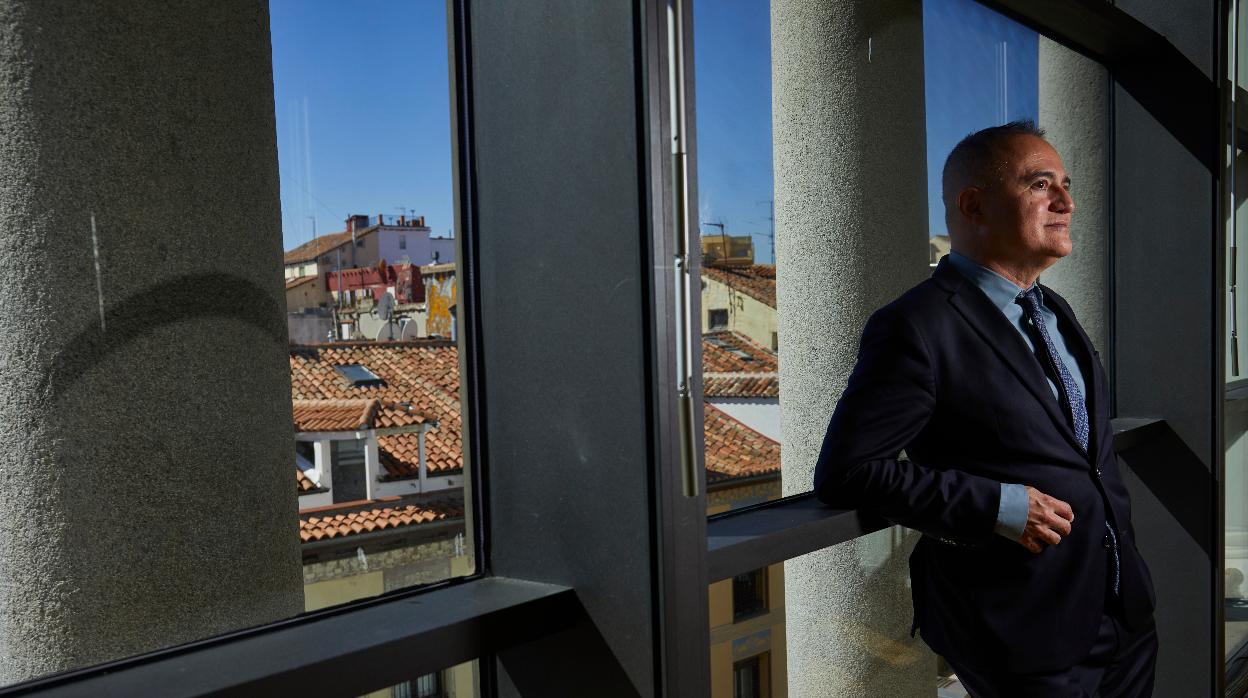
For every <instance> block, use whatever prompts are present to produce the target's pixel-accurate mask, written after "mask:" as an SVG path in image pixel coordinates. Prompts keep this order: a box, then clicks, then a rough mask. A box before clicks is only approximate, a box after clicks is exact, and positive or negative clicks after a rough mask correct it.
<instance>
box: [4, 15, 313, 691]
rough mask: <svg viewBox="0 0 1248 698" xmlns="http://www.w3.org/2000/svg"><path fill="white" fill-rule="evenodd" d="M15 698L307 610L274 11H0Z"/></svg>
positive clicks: (8, 604) (10, 666)
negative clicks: (29, 688) (132, 658)
mask: <svg viewBox="0 0 1248 698" xmlns="http://www.w3.org/2000/svg"><path fill="white" fill-rule="evenodd" d="M0 152H2V153H3V157H0V298H2V299H3V300H2V301H0V395H3V396H4V398H3V399H0V491H2V492H3V496H2V497H0V683H8V682H12V681H16V680H20V679H26V678H30V677H33V676H38V675H41V674H45V673H47V672H52V671H58V670H63V669H69V668H73V667H77V666H82V665H86V664H91V663H95V662H99V661H103V660H107V659H111V658H115V657H122V656H126V655H130V654H133V653H136V652H143V651H146V650H153V649H157V648H160V647H165V646H168V645H172V644H176V643H182V642H187V641H189V640H194V639H196V638H201V637H205V636H208V635H213V634H216V633H221V632H223V631H227V630H233V629H237V628H241V627H244V626H250V625H256V624H259V623H265V622H268V621H273V620H276V619H279V618H283V617H286V616H290V615H292V614H295V613H298V612H299V611H301V610H302V583H301V573H300V560H299V549H298V540H299V539H298V536H297V525H296V522H297V517H296V495H295V483H294V479H293V478H294V473H293V472H292V466H293V450H292V449H293V431H292V423H291V414H290V378H289V369H288V359H287V349H286V324H285V321H284V315H285V313H284V311H285V304H284V288H283V283H282V268H281V258H282V238H281V229H280V213H279V211H280V208H279V200H278V180H277V155H276V143H275V131H274V114H273V83H272V63H271V51H270V46H269V27H268V13H267V9H266V4H265V3H264V2H263V1H261V0H222V1H221V2H186V1H180V2H172V3H152V2H141V1H139V0H119V1H114V2H102V3H81V2H73V1H71V0H4V2H0Z"/></svg>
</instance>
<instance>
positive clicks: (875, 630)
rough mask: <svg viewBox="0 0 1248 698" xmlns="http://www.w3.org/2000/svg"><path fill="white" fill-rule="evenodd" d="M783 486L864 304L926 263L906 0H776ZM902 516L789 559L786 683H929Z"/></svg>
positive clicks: (813, 690) (917, 35) (806, 473)
mask: <svg viewBox="0 0 1248 698" xmlns="http://www.w3.org/2000/svg"><path fill="white" fill-rule="evenodd" d="M771 27H772V30H771V31H772V71H773V72H772V89H773V105H772V106H773V112H772V119H773V129H774V131H773V138H774V147H775V194H776V256H777V259H778V265H779V269H780V272H779V274H778V275H777V284H778V287H777V291H778V312H779V332H780V385H781V390H780V408H781V429H782V433H783V439H782V450H781V457H782V465H783V471H782V472H783V487H784V492H785V494H793V493H797V492H804V491H809V490H810V488H811V480H812V475H813V469H814V462H815V459H816V457H817V455H818V452H819V446H820V444H821V442H822V439H823V435H824V432H825V431H826V429H827V424H828V419H829V417H830V416H831V414H832V410H833V407H834V406H835V404H836V400H837V398H838V397H839V396H840V394H841V392H842V390H844V387H845V383H846V380H847V378H848V376H849V372H850V370H851V369H852V367H853V363H854V358H855V356H856V353H857V347H858V340H859V337H860V334H861V331H862V327H863V325H864V324H865V323H866V319H867V317H868V316H869V315H870V314H871V312H872V311H874V310H875V309H876V308H878V307H879V306H881V305H883V304H885V303H887V302H889V301H891V300H892V299H894V298H895V297H897V296H898V295H900V294H901V293H902V292H903V291H905V290H906V289H907V288H909V287H910V286H912V285H914V284H916V283H918V282H919V281H921V280H922V279H923V278H925V277H926V276H927V275H928V274H929V272H930V270H929V268H928V266H927V254H928V252H927V245H928V243H927V239H928V227H927V205H926V204H927V194H926V176H927V171H926V166H925V162H926V144H925V141H926V137H925V130H926V124H925V118H924V109H923V18H922V9H921V6H920V5H919V3H914V2H910V1H909V0H871V1H870V2H868V1H867V0H773V1H772V4H771ZM915 540H916V538H915V536H914V534H913V533H908V532H903V531H901V530H900V529H894V530H888V531H882V532H880V533H878V534H875V535H872V536H867V537H865V538H862V539H859V540H855V541H851V542H848V543H845V544H842V545H839V546H836V547H835V548H832V549H829V550H824V551H820V552H818V553H813V554H810V555H805V556H803V557H800V558H797V559H795V560H790V561H789V562H788V563H786V564H785V570H784V574H785V587H784V588H785V612H786V616H787V621H786V635H787V638H786V645H787V652H788V676H789V694H790V695H791V696H795V697H799V698H801V697H814V696H842V695H844V696H850V695H852V696H888V697H889V698H896V697H907V696H915V697H916V698H917V697H918V696H923V698H930V696H932V695H933V694H934V693H935V690H936V689H935V676H936V662H935V659H934V657H933V655H932V654H931V652H930V651H929V650H927V648H926V646H924V645H923V644H922V643H921V642H920V641H919V640H918V639H912V638H910V636H909V628H910V621H911V601H910V592H909V585H908V574H907V567H906V559H907V557H908V556H909V553H910V549H911V548H912V546H913V544H914V542H915Z"/></svg>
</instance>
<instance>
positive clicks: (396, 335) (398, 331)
mask: <svg viewBox="0 0 1248 698" xmlns="http://www.w3.org/2000/svg"><path fill="white" fill-rule="evenodd" d="M402 338H403V328H402V327H399V323H397V322H393V321H391V322H387V323H386V324H384V325H382V326H381V327H379V328H377V336H376V337H374V338H373V339H376V340H377V341H379V342H396V341H398V340H400V339H402Z"/></svg>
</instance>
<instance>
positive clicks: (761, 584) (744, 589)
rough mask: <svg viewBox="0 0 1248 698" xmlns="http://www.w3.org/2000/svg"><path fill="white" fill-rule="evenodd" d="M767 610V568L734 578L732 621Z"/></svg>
mask: <svg viewBox="0 0 1248 698" xmlns="http://www.w3.org/2000/svg"><path fill="white" fill-rule="evenodd" d="M766 611H767V568H763V569H760V570H754V571H753V572H747V573H746V574H739V575H737V576H736V577H733V578H732V621H733V622H734V623H735V622H737V621H740V620H744V619H746V618H751V617H753V616H756V615H758V614H760V613H765V612H766Z"/></svg>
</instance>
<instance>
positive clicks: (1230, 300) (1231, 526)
mask: <svg viewBox="0 0 1248 698" xmlns="http://www.w3.org/2000/svg"><path fill="white" fill-rule="evenodd" d="M1235 8H1236V17H1235V21H1234V22H1232V23H1231V24H1230V25H1229V26H1228V27H1227V32H1228V34H1230V36H1229V37H1228V38H1229V42H1228V43H1229V46H1230V51H1229V52H1228V58H1229V65H1228V66H1227V70H1228V72H1229V74H1230V75H1231V77H1232V78H1233V80H1234V84H1235V97H1236V98H1235V99H1233V100H1232V101H1230V105H1231V108H1232V113H1231V114H1230V115H1229V116H1230V118H1229V119H1228V121H1229V123H1230V124H1231V132H1230V138H1229V143H1228V145H1229V148H1228V151H1227V154H1226V156H1227V158H1228V160H1229V165H1228V171H1229V172H1230V177H1229V180H1230V185H1231V186H1230V192H1229V194H1230V197H1231V200H1230V201H1229V202H1228V203H1229V204H1230V205H1229V206H1228V207H1227V210H1228V211H1229V216H1228V218H1229V220H1228V221H1227V231H1226V245H1227V249H1226V260H1227V266H1226V281H1227V294H1226V317H1225V320H1224V333H1223V336H1225V337H1226V345H1225V354H1226V364H1225V375H1226V403H1225V405H1224V411H1223V420H1224V421H1223V428H1224V432H1223V433H1224V438H1225V439H1226V443H1225V448H1226V480H1225V490H1224V492H1225V497H1226V498H1225V504H1226V519H1225V526H1226V528H1225V536H1226V569H1225V577H1224V587H1223V589H1224V596H1225V601H1224V603H1225V607H1224V608H1225V625H1224V631H1225V636H1224V638H1223V639H1224V645H1225V652H1226V657H1225V659H1226V672H1227V685H1228V689H1227V691H1228V695H1229V694H1230V693H1231V691H1232V688H1230V687H1234V686H1236V685H1238V686H1239V687H1240V688H1242V687H1243V684H1244V682H1245V680H1248V583H1246V582H1245V574H1246V573H1248V438H1246V437H1248V374H1246V371H1248V364H1245V363H1244V362H1245V358H1248V353H1246V352H1248V346H1245V342H1243V341H1242V340H1241V338H1240V335H1241V334H1242V332H1243V328H1244V327H1246V326H1248V324H1246V323H1248V303H1246V302H1245V301H1244V298H1243V297H1242V296H1243V294H1242V288H1243V286H1242V285H1241V284H1240V283H1239V279H1241V278H1243V276H1244V273H1245V270H1246V269H1248V266H1246V265H1248V257H1245V253H1246V251H1248V245H1242V244H1240V241H1241V240H1243V239H1244V236H1245V234H1246V232H1248V228H1246V227H1245V226H1248V215H1241V214H1243V213H1244V206H1245V203H1248V150H1246V149H1248V131H1245V125H1248V104H1244V102H1242V101H1241V100H1240V98H1239V97H1240V96H1241V95H1242V94H1243V92H1242V90H1243V89H1244V88H1245V87H1246V86H1248V12H1246V11H1245V9H1244V8H1243V7H1242V6H1240V5H1238V4H1237V5H1235ZM1237 682H1238V683H1237Z"/></svg>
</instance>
